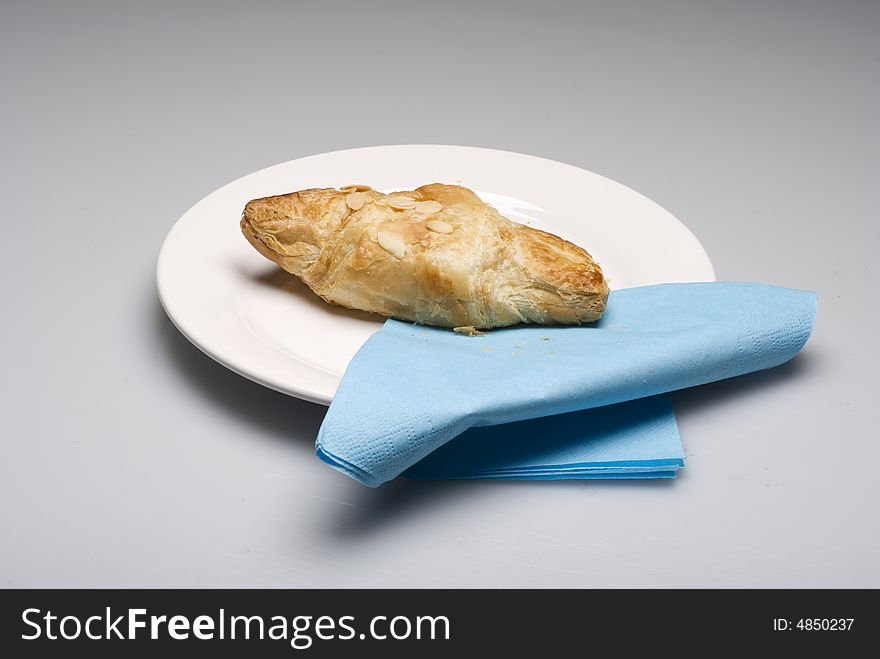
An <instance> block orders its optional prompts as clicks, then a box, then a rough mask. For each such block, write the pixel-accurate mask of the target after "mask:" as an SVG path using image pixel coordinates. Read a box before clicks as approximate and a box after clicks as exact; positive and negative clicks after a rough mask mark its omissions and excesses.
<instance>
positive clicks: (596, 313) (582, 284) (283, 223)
mask: <svg viewBox="0 0 880 659" xmlns="http://www.w3.org/2000/svg"><path fill="white" fill-rule="evenodd" d="M241 230H242V232H243V233H244V235H245V237H246V238H247V239H248V241H250V243H251V244H252V245H253V246H254V247H255V248H256V249H257V251H258V252H260V254H262V255H263V256H265V257H266V258H268V259H270V260H272V261H274V262H275V263H277V264H278V265H279V266H281V267H282V268H284V269H285V270H286V271H287V272H290V273H292V274H294V275H296V276H297V277H299V278H300V279H302V280H303V281H304V282H305V283H306V284H307V285H308V286H309V288H311V289H312V290H313V291H314V292H315V293H317V294H318V295H320V296H321V297H322V298H323V299H324V300H326V301H327V302H330V303H332V304H338V305H340V306H343V307H348V308H351V309H361V310H364V311H371V312H375V313H379V314H382V315H383V316H390V317H392V318H398V319H401V320H408V321H412V322H416V323H421V324H425V325H436V326H440V327H453V328H482V329H488V328H493V327H504V326H508V325H516V324H518V323H537V324H544V325H553V324H579V323H587V322H591V321H595V320H598V319H599V317H600V316H601V315H602V312H603V311H604V310H605V303H606V300H607V298H608V285H607V283H606V281H605V279H604V277H603V276H602V270H601V268H600V267H599V265H598V264H597V263H596V262H595V261H593V259H592V258H591V257H590V255H589V254H588V253H587V252H586V251H584V250H583V249H581V248H580V247H578V246H577V245H574V244H572V243H570V242H567V241H565V240H563V239H562V238H559V237H558V236H555V235H553V234H551V233H546V232H544V231H539V230H537V229H533V228H531V227H527V226H524V225H522V224H518V223H517V222H513V221H511V220H509V219H507V218H506V217H504V216H503V215H501V214H500V213H498V211H496V210H495V209H494V208H492V207H491V206H489V205H488V204H485V203H483V201H481V200H480V198H479V197H478V196H477V195H476V194H474V193H473V192H472V191H471V190H469V189H467V188H464V187H461V186H457V185H444V184H440V183H434V184H432V185H424V186H422V187H420V188H417V189H415V190H412V191H405V192H394V193H390V194H383V193H381V192H377V191H375V190H373V189H372V188H369V187H367V186H360V185H358V186H348V187H344V188H340V189H334V188H316V189H310V190H301V191H299V192H293V193H290V194H285V195H279V196H274V197H265V198H262V199H253V200H251V201H249V202H248V204H247V205H246V206H245V208H244V212H243V213H242V217H241Z"/></svg>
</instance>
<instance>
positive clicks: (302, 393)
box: [155, 143, 717, 406]
mask: <svg viewBox="0 0 880 659" xmlns="http://www.w3.org/2000/svg"><path fill="white" fill-rule="evenodd" d="M401 148H410V149H412V148H429V149H464V150H468V151H483V152H488V153H492V154H495V155H498V154H501V155H505V156H515V157H517V158H528V159H530V160H538V161H542V162H546V163H548V164H552V165H553V166H560V165H562V166H564V167H567V168H571V169H575V170H578V171H581V172H586V173H588V174H590V175H591V176H596V177H599V178H601V179H604V180H606V181H608V182H610V183H612V184H614V185H616V186H619V187H622V188H624V189H626V190H627V191H628V192H629V193H632V194H635V195H637V196H639V197H641V198H642V199H644V200H647V201H648V202H649V203H651V204H652V205H654V206H656V207H657V208H659V209H660V210H662V211H663V212H665V213H666V214H667V215H669V217H671V218H672V219H673V220H675V221H676V222H677V223H678V224H679V225H680V228H681V229H684V231H685V233H686V234H687V235H688V237H689V238H690V239H691V242H692V243H693V244H694V245H695V247H696V248H698V249H699V252H700V254H699V255H697V254H696V252H695V254H694V255H695V256H699V257H701V260H702V261H703V263H702V264H701V267H702V268H705V269H706V271H707V273H708V274H707V278H706V279H705V281H717V278H716V273H715V267H714V265H713V263H712V260H711V258H710V257H709V253H708V252H707V251H706V248H705V246H704V245H703V243H702V242H701V241H700V240H699V238H697V236H696V235H695V234H694V232H693V231H691V229H690V227H688V226H687V225H686V224H685V223H684V222H682V221H681V220H680V219H678V217H676V216H675V215H674V214H673V213H672V212H671V211H669V210H668V209H666V208H665V207H664V206H661V205H660V204H659V203H657V202H656V201H654V200H653V199H651V198H650V197H648V196H646V195H644V194H642V193H641V192H639V191H638V190H635V189H633V188H631V187H629V186H628V185H626V184H624V183H621V182H619V181H616V180H614V179H612V178H610V177H608V176H605V175H604V174H600V173H598V172H594V171H592V170H589V169H585V168H583V167H579V166H577V165H572V164H570V163H566V162H562V161H560V160H553V159H552V158H545V157H543V156H535V155H531V154H527V153H521V152H518V151H509V150H506V149H494V148H488V147H481V146H471V145H460V144H426V143H419V144H380V145H374V146H362V147H355V148H350V149H337V150H334V151H325V152H322V153H315V154H311V155H308V156H302V157H300V158H292V159H289V160H283V161H280V162H277V163H275V164H273V165H268V166H266V167H262V168H260V169H257V170H255V171H252V172H249V173H246V174H243V175H241V176H239V177H237V178H235V179H233V180H231V181H228V182H226V183H224V184H223V185H221V186H219V187H218V188H215V189H214V190H212V191H211V192H209V193H208V194H206V195H204V196H202V197H201V198H200V199H198V200H197V201H196V202H195V203H193V204H192V205H190V206H189V207H188V208H187V209H186V211H184V212H183V213H182V214H181V215H180V217H178V218H177V220H176V221H175V222H174V224H173V225H172V226H171V228H170V229H169V230H168V232H167V233H166V234H165V237H164V238H163V240H162V243H161V245H160V247H159V253H158V255H157V257H156V265H155V268H156V272H155V282H156V289H157V291H158V296H159V303H160V304H161V306H162V309H163V311H164V312H165V315H166V316H167V317H168V319H169V320H170V321H171V324H172V325H174V327H175V328H176V329H177V331H178V332H180V333H181V334H182V335H183V336H184V337H186V339H187V340H188V341H189V342H190V343H191V344H193V345H194V346H195V347H196V348H198V349H199V350H200V351H201V352H202V353H203V354H205V355H207V356H208V357H210V358H211V359H213V360H214V361H216V362H217V363H218V364H220V365H221V366H224V367H225V368H227V369H229V370H230V371H232V372H233V373H236V374H237V375H240V376H241V377H244V378H246V379H248V380H250V381H252V382H256V383H257V384H259V385H262V386H264V387H267V388H269V389H272V390H274V391H277V392H279V393H282V394H285V395H287V396H291V397H294V398H299V399H301V400H305V401H308V402H311V403H317V404H319V405H324V406H328V405H330V403H331V402H332V400H333V396H332V395H330V396H328V395H327V394H326V393H325V392H324V391H321V390H319V389H317V388H315V387H309V386H308V385H302V384H300V385H297V386H291V385H290V384H284V383H281V382H275V381H274V380H273V379H271V378H265V377H260V376H259V374H256V373H253V372H248V371H247V370H246V369H244V368H242V367H240V366H238V365H236V364H235V363H234V362H232V361H230V360H229V359H227V358H225V357H224V356H223V355H222V354H221V353H219V352H217V351H215V350H211V349H210V348H209V347H208V346H206V345H204V344H203V343H202V342H199V341H198V340H196V338H195V337H194V336H193V335H192V333H191V332H189V331H187V328H186V327H185V324H184V323H183V322H181V320H180V318H179V317H178V315H176V314H175V313H174V312H173V310H172V309H171V308H170V307H171V306H172V305H171V304H169V299H168V294H167V290H166V289H165V287H164V286H163V283H162V280H163V277H162V272H163V266H162V263H163V256H164V257H167V251H166V245H168V244H169V241H170V240H171V239H172V237H173V235H174V233H175V230H176V229H177V228H178V226H180V223H181V222H182V221H183V220H184V219H185V218H186V217H187V215H189V214H190V213H191V212H192V211H193V210H194V209H195V208H196V207H197V206H199V205H200V204H201V203H202V202H204V201H205V200H206V199H208V198H210V197H211V196H213V195H214V194H216V193H219V192H220V191H221V190H223V189H225V188H227V187H230V186H233V185H235V184H236V183H238V182H239V181H241V180H243V179H245V178H249V177H251V176H257V175H259V174H261V173H263V172H265V171H267V170H270V169H273V168H276V167H280V166H282V165H287V164H289V163H293V162H300V161H304V160H309V159H311V158H319V157H326V156H331V155H339V154H344V153H352V154H353V153H357V152H363V151H375V150H384V149H401ZM340 380H341V378H340Z"/></svg>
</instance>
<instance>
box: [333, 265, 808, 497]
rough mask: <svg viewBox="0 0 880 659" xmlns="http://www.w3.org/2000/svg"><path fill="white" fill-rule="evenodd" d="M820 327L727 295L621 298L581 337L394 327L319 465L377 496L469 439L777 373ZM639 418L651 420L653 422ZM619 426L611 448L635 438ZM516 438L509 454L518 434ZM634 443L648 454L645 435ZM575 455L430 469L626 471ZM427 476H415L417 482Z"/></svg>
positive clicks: (360, 375) (542, 473)
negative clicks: (480, 430) (379, 489)
mask: <svg viewBox="0 0 880 659" xmlns="http://www.w3.org/2000/svg"><path fill="white" fill-rule="evenodd" d="M815 313H816V295H815V293H813V292H810V291H800V290H793V289H786V288H780V287H775V286H767V285H763V284H747V283H731V282H723V283H698V284H661V285H657V286H645V287H640V288H630V289H623V290H618V291H614V292H612V294H611V296H610V298H609V301H608V309H607V310H606V312H605V315H604V316H603V318H602V319H601V320H600V321H598V322H597V323H594V324H592V325H589V326H582V327H552V328H551V327H541V326H520V327H514V328H509V329H502V330H493V331H491V332H489V333H488V335H487V336H482V337H468V336H464V335H460V334H456V333H454V332H450V331H449V330H444V329H438V328H428V327H420V326H415V325H411V324H408V323H402V322H397V321H388V322H387V323H386V324H385V325H384V326H383V328H382V329H381V330H380V331H379V332H377V333H376V334H374V335H373V336H372V337H370V339H369V340H368V341H367V342H366V343H365V344H364V346H363V347H362V348H361V349H360V351H358V353H357V355H355V358H354V359H353V360H352V362H351V364H350V365H349V367H348V370H347V371H346V373H345V377H344V378H343V380H342V382H341V384H340V386H339V389H338V390H337V393H336V397H335V398H334V400H333V403H332V404H331V406H330V409H329V410H328V412H327V415H326V417H325V419H324V423H323V425H322V426H321V430H320V432H319V434H318V440H317V454H318V456H319V457H320V458H321V459H322V460H324V461H325V462H327V463H328V464H330V465H332V466H333V467H335V468H337V469H339V470H340V471H343V472H344V473H346V474H348V475H349V476H351V477H352V478H354V479H356V480H358V481H360V482H362V483H364V484H365V485H369V486H373V487H375V486H378V485H381V484H382V483H384V482H386V481H388V480H391V479H393V478H395V477H396V476H398V475H400V474H401V473H403V472H404V471H406V470H407V469H409V468H411V467H413V466H414V465H416V463H418V462H419V461H421V460H423V459H424V458H426V457H427V456H428V455H430V454H431V453H433V452H434V451H436V450H437V449H439V448H440V447H442V446H444V445H445V444H447V442H449V441H450V440H452V439H453V438H455V437H457V436H459V435H461V434H462V433H464V432H465V431H466V430H468V429H470V428H475V427H481V426H492V425H497V424H513V423H515V422H521V421H526V420H527V419H537V418H539V417H548V416H551V415H562V414H568V413H571V412H577V411H580V410H589V409H594V408H600V407H603V406H608V405H614V404H616V403H623V402H625V401H633V400H636V399H641V398H647V397H650V396H657V395H658V394H663V393H667V392H670V391H674V390H677V389H682V388H685V387H692V386H696V385H700V384H705V383H707V382H713V381H716V380H721V379H724V378H729V377H733V376H736V375H742V374H744V373H748V372H751V371H757V370H761V369H766V368H772V367H774V366H778V365H779V364H782V363H784V362H786V361H788V360H789V359H791V358H792V357H793V356H794V355H795V354H797V352H798V351H799V350H800V349H801V348H802V347H803V345H804V343H806V341H807V338H808V337H809V335H810V332H811V331H812V326H813V321H814V319H815ZM667 403H668V400H667ZM643 404H645V405H650V403H643ZM657 404H658V405H659V404H662V397H660V399H658V402H657ZM634 409H638V410H641V408H638V407H637V408H634ZM642 413H644V414H646V415H647V416H650V410H649V409H647V408H646V409H645V410H643V411H642ZM603 414H610V415H611V416H610V417H609V419H611V420H613V419H614V418H617V419H618V424H617V426H626V425H627V423H628V422H627V419H626V414H625V413H620V411H619V410H618V411H613V410H605V411H604V413H603ZM670 414H671V412H668V413H667V415H666V419H667V422H668V420H669V418H670V417H669V415H670ZM661 416H662V415H661ZM581 418H582V419H584V421H583V422H581V421H580V419H578V418H577V416H576V415H575V416H572V419H574V420H573V421H572V419H563V420H557V421H556V422H555V423H560V424H566V423H569V424H570V425H569V426H568V428H569V429H570V430H571V429H577V427H581V428H586V429H587V430H589V427H590V425H591V421H589V419H591V418H592V417H581ZM546 421H547V420H546V419H545V420H544V422H546ZM609 423H610V421H609ZM611 425H614V424H613V423H612V424H611ZM638 425H639V424H636V426H638ZM649 425H650V424H649ZM661 425H662V424H661ZM617 426H615V429H614V430H613V431H611V432H612V434H614V433H621V432H622V433H624V434H626V433H627V431H626V429H625V428H619V427H617ZM663 427H667V426H665V425H664V426H663ZM557 429H558V430H562V429H563V428H562V426H559V427H558V428H557ZM631 430H632V429H631ZM515 431H516V432H515V433H513V434H511V436H510V437H511V446H514V441H515V436H516V434H520V435H521V434H522V432H521V431H522V427H519V428H516V429H515ZM504 432H505V430H504V429H496V430H495V431H494V433H500V434H492V432H490V433H489V434H488V435H486V436H483V439H487V440H488V442H480V443H481V444H485V445H486V446H494V447H495V455H496V457H497V454H498V450H497V447H498V444H499V442H501V441H502V439H503V438H502V435H503V434H504ZM531 432H532V436H537V437H538V438H540V437H546V436H550V435H551V434H552V433H553V431H547V432H545V431H543V430H541V431H537V426H535V427H533V428H532V429H531ZM633 432H636V433H637V434H638V436H639V437H641V439H640V440H639V441H640V442H643V443H644V442H645V441H646V439H645V437H646V434H645V433H641V432H638V429H636V430H634V431H633ZM667 432H668V427H667ZM526 434H528V431H526ZM599 436H600V438H606V437H607V436H608V433H607V432H605V433H600V434H599ZM627 436H629V437H630V439H633V438H634V437H635V436H634V435H632V434H628V435H627ZM647 437H648V439H651V438H656V435H654V434H652V433H651V432H647ZM676 437H677V431H676ZM593 439H595V438H593ZM666 439H667V445H666V449H667V452H668V437H667V438H666ZM461 440H462V441H464V440H466V437H462V438H461ZM590 441H592V440H589V441H586V443H587V444H588V443H590ZM637 443H638V442H637ZM475 445H476V444H475ZM612 445H613V444H612ZM465 446H466V445H465ZM579 446H580V449H579V451H581V453H578V454H577V455H574V459H575V460H576V462H570V461H567V460H561V461H560V462H558V463H551V462H538V463H536V464H533V465H529V464H527V462H528V461H523V460H520V462H518V463H517V462H516V461H515V460H514V461H513V462H512V463H510V464H507V465H506V466H505V463H504V462H503V461H502V462H501V463H498V465H497V466H492V465H488V463H486V462H485V460H484V462H483V463H482V466H479V462H477V463H474V466H473V467H472V466H469V463H460V462H459V463H458V465H457V466H456V464H455V462H454V461H455V459H456V458H460V457H461V456H462V455H467V454H468V451H467V450H466V448H464V449H459V448H458V445H455V446H452V447H448V448H447V449H446V451H444V453H442V454H439V455H438V456H437V457H436V458H435V459H436V460H437V461H438V462H437V463H435V464H434V466H435V467H436V468H437V469H438V470H440V471H438V473H442V469H440V468H441V467H442V468H443V469H447V473H448V474H450V477H453V474H456V473H457V476H464V475H466V474H468V473H472V474H480V473H484V474H485V473H486V472H489V471H492V472H493V473H495V474H496V476H495V477H503V475H504V474H505V473H506V472H505V471H504V470H505V469H509V470H512V471H511V472H510V473H512V474H516V475H515V476H507V477H521V475H522V474H523V473H525V471H526V470H527V469H528V468H529V467H535V470H534V471H533V474H534V477H541V478H546V477H548V476H549V475H554V474H555V475H557V476H562V475H565V474H570V473H573V472H574V471H576V469H577V468H579V467H578V465H581V467H580V468H584V467H583V466H582V465H588V466H587V467H586V468H585V470H586V469H598V468H600V464H599V463H615V462H617V461H616V460H615V459H613V457H612V459H604V458H607V457H608V456H607V455H605V456H604V457H603V459H598V460H592V459H588V460H582V459H581V458H583V457H584V453H583V451H584V450H585V448H584V443H582V444H580V445H579ZM483 450H489V449H481V451H483ZM548 450H549V449H548ZM454 451H460V452H459V453H457V454H455V453H454ZM562 453H564V451H562V450H560V453H559V455H560V456H561V455H562ZM575 453H577V451H576V452H575ZM475 455H479V454H475ZM513 455H514V452H513V449H512V452H511V456H513ZM648 455H649V456H650V452H649V453H648ZM669 457H670V456H668V455H665V456H660V458H659V459H668V458H669ZM444 458H447V460H444ZM654 458H657V456H656V455H655V456H654ZM450 460H452V461H453V462H450ZM651 460H652V458H651V457H649V458H648V461H651ZM626 461H627V460H626V459H624V460H622V462H626ZM487 465H488V466H487ZM651 466H654V467H656V466H659V465H657V464H654V465H651ZM612 468H614V465H613V464H612V465H611V466H610V467H609V469H612ZM426 473H430V472H426V471H425V470H423V469H420V468H419V467H417V468H415V469H414V470H413V471H412V474H413V475H416V476H418V475H419V474H422V476H425V475H426ZM593 473H595V472H593ZM645 473H649V472H648V471H646V472H645ZM474 477H476V476H474Z"/></svg>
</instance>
